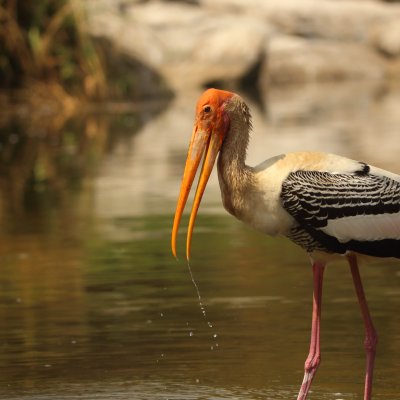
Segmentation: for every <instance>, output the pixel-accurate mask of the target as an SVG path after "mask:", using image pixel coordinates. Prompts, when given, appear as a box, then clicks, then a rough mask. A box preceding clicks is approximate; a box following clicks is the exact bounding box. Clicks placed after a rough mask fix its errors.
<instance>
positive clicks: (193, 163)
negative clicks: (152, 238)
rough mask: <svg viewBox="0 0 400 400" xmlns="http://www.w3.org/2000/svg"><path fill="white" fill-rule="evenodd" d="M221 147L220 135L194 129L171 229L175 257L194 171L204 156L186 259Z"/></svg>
mask: <svg viewBox="0 0 400 400" xmlns="http://www.w3.org/2000/svg"><path fill="white" fill-rule="evenodd" d="M221 145H222V138H221V137H220V135H215V134H213V133H212V132H211V131H204V130H199V129H197V127H195V128H194V130H193V134H192V138H191V140H190V146H189V151H188V156H187V159H186V164H185V170H184V173H183V178H182V183H181V190H180V193H179V198H178V203H177V205H176V211H175V218H174V224H173V228H172V237H171V248H172V254H173V255H174V256H175V257H176V238H177V234H178V229H179V223H180V221H181V217H182V213H183V210H184V208H185V205H186V202H187V199H188V196H189V192H190V189H191V187H192V184H193V181H194V178H195V175H196V171H197V169H198V167H199V164H200V161H201V158H202V156H203V155H204V160H203V166H202V169H201V173H200V177H199V182H198V185H197V189H196V194H195V197H194V200H193V206H192V211H191V214H190V219H189V226H188V231H187V239H186V258H187V260H189V257H190V246H191V241H192V233H193V228H194V223H195V220H196V216H197V210H198V209H199V205H200V202H201V198H202V197H203V193H204V190H205V188H206V185H207V182H208V178H209V177H210V174H211V171H212V168H213V166H214V163H215V160H216V158H217V155H218V152H219V150H220V148H221Z"/></svg>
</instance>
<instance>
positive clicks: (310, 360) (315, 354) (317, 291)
mask: <svg viewBox="0 0 400 400" xmlns="http://www.w3.org/2000/svg"><path fill="white" fill-rule="evenodd" d="M324 269H325V264H322V263H316V262H315V263H314V264H313V277H314V294H313V312H312V323H311V341H310V351H309V353H308V357H307V360H306V362H305V364H304V378H303V383H302V384H301V388H300V392H299V395H298V396H297V400H306V398H307V395H308V391H309V390H310V387H311V383H312V380H313V378H314V375H315V373H316V372H317V368H318V366H319V363H320V361H321V351H320V340H319V333H320V320H321V300H322V280H323V277H324Z"/></svg>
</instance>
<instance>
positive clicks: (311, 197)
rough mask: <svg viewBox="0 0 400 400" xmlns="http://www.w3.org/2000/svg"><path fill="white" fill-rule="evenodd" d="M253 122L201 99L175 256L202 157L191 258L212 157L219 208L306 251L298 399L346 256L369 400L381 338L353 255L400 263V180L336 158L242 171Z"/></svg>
mask: <svg viewBox="0 0 400 400" xmlns="http://www.w3.org/2000/svg"><path fill="white" fill-rule="evenodd" d="M250 130H251V115H250V111H249V108H248V106H247V105H246V104H245V102H244V101H243V100H242V98H241V97H240V96H239V95H237V94H235V93H232V92H228V91H223V90H217V89H208V90H206V91H205V92H204V93H203V94H202V95H201V96H200V98H199V100H198V103H197V107H196V119H195V124H194V129H193V133H192V137H191V141H190V146H189V150H188V156H187V160H186V165H185V170H184V174H183V179H182V184H181V189H180V194H179V198H178V202H177V207H176V212H175V219H174V223H173V229H172V241H171V245H172V253H173V254H174V255H175V256H176V238H177V233H178V228H179V223H180V220H181V216H182V213H183V209H184V207H185V204H186V201H187V198H188V195H189V191H190V188H191V186H192V183H193V180H194V177H195V174H196V170H197V169H198V167H199V164H200V161H201V158H202V157H203V156H204V160H203V164H202V169H201V174H200V177H199V183H198V186H197V190H196V194H195V197H194V200H193V207H192V211H191V215H190V219H189V225H188V232H187V242H186V256H187V259H189V256H190V245H191V238H192V232H193V227H194V222H195V218H196V215H197V210H198V208H199V205H200V201H201V198H202V195H203V192H204V189H205V186H206V184H207V181H208V178H209V176H210V173H211V171H212V168H213V166H214V163H215V160H216V158H217V155H218V153H219V158H218V178H219V184H220V187H221V195H222V201H223V205H224V207H225V208H226V210H227V211H228V212H229V213H231V214H232V215H234V216H235V217H236V218H238V219H239V220H242V221H243V222H245V223H247V224H249V225H251V226H253V227H254V228H256V229H258V230H260V231H262V232H264V233H266V234H269V235H283V236H286V237H288V238H289V239H291V240H292V241H293V242H294V243H296V244H298V245H300V246H301V247H302V248H304V249H305V250H306V251H307V252H308V254H309V255H310V257H311V260H312V267H313V288H314V293H313V308H312V324H311V340H310V350H309V354H308V357H307V359H306V361H305V366H304V371H305V372H304V378H303V382H302V384H301V387H300V391H299V394H298V397H297V399H298V400H305V399H306V398H307V394H308V391H309V389H310V386H311V382H312V380H313V378H314V375H315V373H316V371H317V368H318V365H319V363H320V318H321V297H322V281H323V274H324V269H325V265H326V263H327V262H328V261H329V260H330V259H331V258H332V255H335V254H337V255H341V256H344V257H346V258H347V260H348V262H349V265H350V270H351V274H352V278H353V282H354V286H355V291H356V294H357V297H358V302H359V305H360V308H361V314H362V317H363V320H364V324H365V342H364V345H365V350H366V375H365V387H364V400H370V399H371V391H372V374H373V369H374V359H375V351H376V344H377V335H376V332H375V328H374V325H373V323H372V319H371V317H370V313H369V310H368V306H367V302H366V298H365V294H364V290H363V286H362V282H361V278H360V274H359V269H358V264H357V255H358V254H364V255H368V256H375V257H396V258H400V175H396V174H393V173H391V172H387V171H384V170H382V169H379V168H376V167H373V166H370V165H368V164H366V163H364V162H359V161H354V160H351V159H348V158H344V157H340V156H337V155H333V154H325V153H317V152H298V153H289V154H283V155H279V156H276V157H272V158H270V159H268V160H266V161H264V162H263V163H261V164H259V165H257V166H256V167H249V166H247V165H246V164H245V160H246V151H247V145H248V142H249V133H250Z"/></svg>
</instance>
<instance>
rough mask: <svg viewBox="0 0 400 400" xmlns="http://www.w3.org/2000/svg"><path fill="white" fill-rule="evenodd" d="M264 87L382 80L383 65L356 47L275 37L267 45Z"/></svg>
mask: <svg viewBox="0 0 400 400" xmlns="http://www.w3.org/2000/svg"><path fill="white" fill-rule="evenodd" d="M268 55H269V62H268V64H267V65H266V67H265V68H264V70H263V75H262V82H263V86H266V85H269V84H285V83H302V82H318V81H343V80H348V79H352V80H354V79H356V80H360V79H382V78H384V77H385V74H386V64H385V63H384V61H383V60H382V59H381V58H380V57H379V56H378V54H376V53H375V52H374V51H373V50H372V49H370V48H368V47H365V46H362V45H360V44H358V43H346V42H335V41H329V40H323V39H315V40H308V39H304V38H299V37H294V36H277V37H275V38H273V39H272V40H271V41H270V46H269V49H268Z"/></svg>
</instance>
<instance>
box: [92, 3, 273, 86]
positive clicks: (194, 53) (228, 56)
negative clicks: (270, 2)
mask: <svg viewBox="0 0 400 400" xmlns="http://www.w3.org/2000/svg"><path fill="white" fill-rule="evenodd" d="M89 24H90V26H89V29H90V31H91V33H92V34H94V35H95V36H105V37H108V38H109V39H111V40H112V41H113V42H115V43H116V44H117V46H118V47H119V48H120V49H121V50H122V51H124V52H126V53H128V54H131V55H133V56H134V57H137V58H139V59H140V60H142V61H143V62H144V63H146V64H147V65H149V66H150V67H152V68H155V69H156V70H157V71H159V73H160V74H161V75H162V76H164V77H165V79H166V80H167V82H168V83H169V84H170V85H171V86H172V87H173V88H175V89H182V88H187V87H198V86H201V85H204V84H206V83H208V82H210V81H217V80H235V79H239V78H240V77H241V76H243V75H244V74H245V73H246V72H247V71H248V70H249V69H250V68H251V67H252V66H253V65H254V64H255V63H256V62H257V61H258V60H259V59H260V57H261V56H262V54H263V53H264V52H265V45H266V39H267V37H268V33H269V28H268V25H267V24H265V23H264V22H261V21H257V20H254V18H251V17H246V16H240V15H229V14H228V15H226V16H224V18H221V16H220V15H219V14H217V13H214V12H210V11H207V10H204V9H202V8H200V7H196V6H190V5H187V4H175V3H164V2H156V1H153V2H148V3H144V4H135V5H133V6H131V7H129V8H128V10H127V13H126V14H124V16H123V17H121V16H120V15H118V14H117V13H115V12H114V13H111V12H108V13H99V14H97V15H96V14H91V15H90V18H89Z"/></svg>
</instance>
